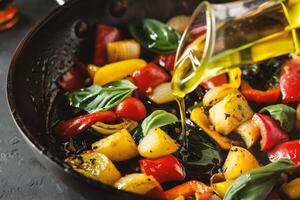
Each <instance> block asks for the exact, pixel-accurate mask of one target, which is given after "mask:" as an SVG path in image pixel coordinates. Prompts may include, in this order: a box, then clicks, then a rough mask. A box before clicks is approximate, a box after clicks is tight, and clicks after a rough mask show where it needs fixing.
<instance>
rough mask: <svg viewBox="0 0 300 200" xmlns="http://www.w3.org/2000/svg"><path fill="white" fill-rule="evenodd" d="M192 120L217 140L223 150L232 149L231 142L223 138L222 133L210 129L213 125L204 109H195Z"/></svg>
mask: <svg viewBox="0 0 300 200" xmlns="http://www.w3.org/2000/svg"><path fill="white" fill-rule="evenodd" d="M191 120H192V121H193V122H194V123H196V124H197V126H199V127H200V128H202V129H203V130H204V132H205V133H206V134H207V135H209V136H210V137H211V138H212V139H213V140H215V141H216V142H217V143H218V144H219V145H220V147H221V148H222V149H226V150H228V149H230V147H231V145H232V143H231V141H230V140H229V139H228V138H227V137H224V136H222V135H221V134H220V133H218V132H217V131H214V130H212V129H211V128H210V127H211V126H212V125H211V123H210V121H209V119H208V117H207V116H206V115H205V113H204V111H203V108H195V109H193V110H192V112H191Z"/></svg>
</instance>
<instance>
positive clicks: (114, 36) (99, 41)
mask: <svg viewBox="0 0 300 200" xmlns="http://www.w3.org/2000/svg"><path fill="white" fill-rule="evenodd" d="M121 39H122V34H121V32H120V31H119V30H118V29H117V28H115V27H112V26H108V25H105V24H98V25H97V30H96V44H95V52H94V64H95V65H98V66H102V65H105V64H106V63H107V53H106V45H107V44H108V43H110V42H115V41H118V40H121Z"/></svg>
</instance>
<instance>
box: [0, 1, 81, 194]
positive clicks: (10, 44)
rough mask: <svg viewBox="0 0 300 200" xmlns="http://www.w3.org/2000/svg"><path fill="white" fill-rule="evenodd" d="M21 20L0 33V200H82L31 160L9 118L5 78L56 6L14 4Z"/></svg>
mask: <svg viewBox="0 0 300 200" xmlns="http://www.w3.org/2000/svg"><path fill="white" fill-rule="evenodd" d="M15 2H16V4H17V5H18V6H19V8H20V14H21V18H20V21H19V23H18V24H17V26H16V27H14V28H13V29H11V30H9V31H4V32H0V89H1V91H0V199H1V200H2V199H3V200H18V199H22V200H36V199H39V200H44V199H45V200H50V199H51V200H52V199H61V200H64V199H65V200H71V199H74V200H75V199H76V200H77V199H78V200H83V199H84V198H82V197H81V196H80V195H79V194H78V193H77V192H76V191H73V190H72V188H68V187H67V186H65V185H64V184H63V183H62V182H61V181H60V180H59V179H57V178H56V177H54V175H53V174H52V173H51V171H47V169H46V168H45V167H44V166H42V165H41V164H40V163H39V162H38V161H37V160H36V159H35V157H34V156H33V153H32V151H31V150H30V149H29V147H28V145H27V144H26V143H25V141H24V140H23V138H22V136H21V135H20V133H18V131H17V128H16V127H15V125H14V122H13V120H12V118H11V116H10V114H9V108H8V105H7V101H6V77H7V72H8V67H9V63H10V60H11V58H12V56H13V53H14V50H15V49H16V47H17V45H18V43H19V42H20V41H21V39H22V38H23V37H24V35H25V34H26V33H27V32H28V30H29V29H30V28H31V27H32V26H33V25H34V24H35V23H37V22H38V21H39V20H40V19H42V18H43V16H45V15H47V14H49V13H50V12H51V10H53V9H55V8H56V7H57V6H58V5H57V4H56V3H55V1H54V0H15Z"/></svg>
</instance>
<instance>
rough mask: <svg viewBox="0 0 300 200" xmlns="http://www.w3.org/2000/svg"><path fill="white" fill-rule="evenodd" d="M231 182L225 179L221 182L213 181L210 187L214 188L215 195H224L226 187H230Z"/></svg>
mask: <svg viewBox="0 0 300 200" xmlns="http://www.w3.org/2000/svg"><path fill="white" fill-rule="evenodd" d="M232 182H233V180H226V181H223V182H219V183H214V184H212V187H213V188H214V192H215V193H216V194H217V195H219V196H220V197H224V196H225V193H226V191H227V190H228V188H229V187H230V185H231V184H232Z"/></svg>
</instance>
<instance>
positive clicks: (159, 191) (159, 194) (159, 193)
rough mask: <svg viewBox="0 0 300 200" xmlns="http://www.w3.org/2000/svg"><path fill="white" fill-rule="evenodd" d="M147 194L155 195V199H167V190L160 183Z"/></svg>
mask: <svg viewBox="0 0 300 200" xmlns="http://www.w3.org/2000/svg"><path fill="white" fill-rule="evenodd" d="M146 196H149V197H153V198H155V199H166V195H165V192H164V190H163V188H162V187H161V186H160V185H159V186H156V187H155V188H153V189H152V190H150V191H149V192H147V194H146Z"/></svg>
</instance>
